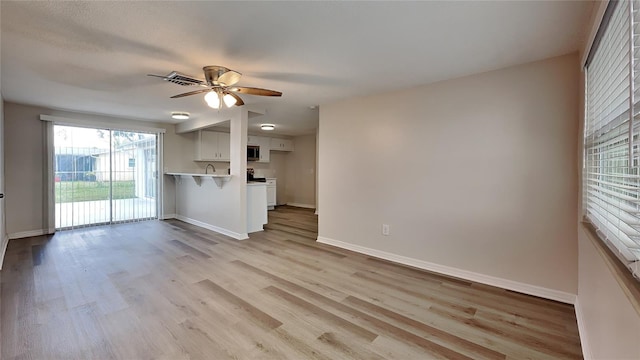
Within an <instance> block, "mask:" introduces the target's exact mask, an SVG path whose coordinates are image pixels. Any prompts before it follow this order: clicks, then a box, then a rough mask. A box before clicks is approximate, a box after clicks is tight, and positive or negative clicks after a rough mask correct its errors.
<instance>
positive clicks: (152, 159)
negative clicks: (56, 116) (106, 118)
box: [53, 125, 158, 229]
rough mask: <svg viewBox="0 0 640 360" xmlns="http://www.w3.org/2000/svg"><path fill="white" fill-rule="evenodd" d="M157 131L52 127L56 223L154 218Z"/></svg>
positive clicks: (58, 226)
mask: <svg viewBox="0 0 640 360" xmlns="http://www.w3.org/2000/svg"><path fill="white" fill-rule="evenodd" d="M157 159H158V135H157V134H150V133H143V132H133V131H121V130H106V129H98V128H88V127H73V126H62V125H55V126H54V164H53V165H54V170H55V174H54V191H55V227H56V229H71V228H75V227H82V226H90V225H99V224H113V223H118V222H130V221H140V220H149V219H156V218H157V217H158V211H157V209H158V197H157V189H158V169H157Z"/></svg>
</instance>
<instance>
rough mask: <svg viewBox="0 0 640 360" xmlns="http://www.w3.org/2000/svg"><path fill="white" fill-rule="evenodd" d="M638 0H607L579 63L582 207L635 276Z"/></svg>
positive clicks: (638, 238) (639, 228) (639, 206)
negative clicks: (590, 44) (581, 71)
mask: <svg viewBox="0 0 640 360" xmlns="http://www.w3.org/2000/svg"><path fill="white" fill-rule="evenodd" d="M638 10H640V0H634V1H631V2H629V1H611V2H610V3H609V5H608V8H607V10H606V12H605V17H604V19H603V22H602V24H601V25H600V29H599V30H598V34H597V35H596V40H595V41H594V45H593V47H592V49H591V51H590V53H589V57H588V59H587V64H586V66H585V68H586V69H585V73H586V82H585V83H586V86H585V88H586V89H585V129H584V174H583V184H582V188H583V210H584V215H585V218H586V220H587V221H589V222H591V223H592V224H593V225H594V226H595V227H596V229H597V231H598V234H599V235H600V237H601V238H602V239H603V240H604V241H605V242H606V243H607V245H608V246H609V247H610V248H611V249H612V250H614V252H615V253H616V254H617V255H618V257H619V258H620V260H621V261H623V262H624V263H625V265H627V267H628V268H629V269H630V270H631V272H632V273H633V274H634V276H635V277H636V278H637V279H640V175H639V174H640V171H639V169H638V166H639V165H640V164H639V161H638V157H639V155H640V153H639V151H638V145H640V139H639V137H638V134H639V130H640V115H639V113H640V104H639V102H640V24H638V20H639V19H640V15H639V14H638Z"/></svg>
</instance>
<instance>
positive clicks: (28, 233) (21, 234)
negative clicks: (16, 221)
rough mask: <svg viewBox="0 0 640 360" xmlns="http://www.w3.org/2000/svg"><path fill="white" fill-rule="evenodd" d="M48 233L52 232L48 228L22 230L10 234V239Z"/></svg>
mask: <svg viewBox="0 0 640 360" xmlns="http://www.w3.org/2000/svg"><path fill="white" fill-rule="evenodd" d="M46 234H50V232H49V231H48V230H46V229H39V230H29V231H21V232H16V233H11V234H9V240H14V239H22V238H28V237H32V236H40V235H46Z"/></svg>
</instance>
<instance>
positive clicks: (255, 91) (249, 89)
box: [227, 86, 282, 96]
mask: <svg viewBox="0 0 640 360" xmlns="http://www.w3.org/2000/svg"><path fill="white" fill-rule="evenodd" d="M227 90H229V91H233V92H238V93H240V94H249V95H258V96H282V93H281V92H280V91H274V90H267V89H259V88H252V87H239V86H234V87H230V88H229V89H227Z"/></svg>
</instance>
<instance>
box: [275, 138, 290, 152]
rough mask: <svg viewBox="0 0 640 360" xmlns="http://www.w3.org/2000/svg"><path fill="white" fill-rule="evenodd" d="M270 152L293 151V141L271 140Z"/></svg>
mask: <svg viewBox="0 0 640 360" xmlns="http://www.w3.org/2000/svg"><path fill="white" fill-rule="evenodd" d="M271 150H275V151H293V140H288V139H277V138H271Z"/></svg>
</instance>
